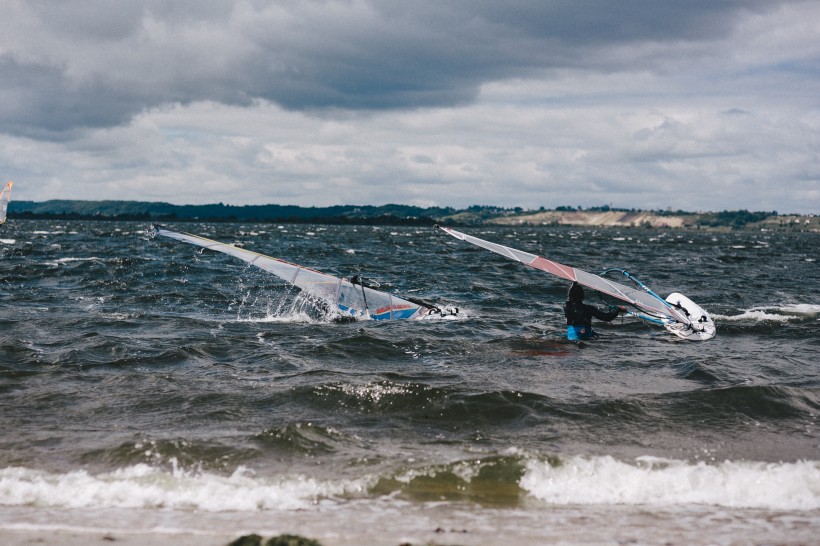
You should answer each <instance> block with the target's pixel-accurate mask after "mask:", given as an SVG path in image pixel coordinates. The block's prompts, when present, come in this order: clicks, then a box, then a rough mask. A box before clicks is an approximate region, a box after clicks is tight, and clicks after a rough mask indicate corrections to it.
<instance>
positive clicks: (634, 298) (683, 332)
mask: <svg viewBox="0 0 820 546" xmlns="http://www.w3.org/2000/svg"><path fill="white" fill-rule="evenodd" d="M437 227H438V228H439V229H441V230H442V231H444V232H445V233H447V234H448V235H452V236H453V237H455V238H456V239H460V240H462V241H466V242H468V243H472V244H474V245H476V246H480V247H481V248H485V249H487V250H490V251H492V252H495V253H496V254H500V255H502V256H505V257H507V258H509V259H511V260H515V261H517V262H521V263H523V264H525V265H528V266H530V267H534V268H535V269H540V270H541V271H546V272H547V273H550V274H552V275H555V276H556V277H560V278H562V279H567V280H570V281H575V282H577V283H579V284H582V285H584V286H587V287H589V288H592V289H593V290H596V291H598V292H600V293H602V294H607V295H609V296H612V297H614V298H617V299H619V300H622V301H625V302H626V303H628V304H629V305H631V306H632V307H634V308H635V309H636V310H637V312H628V314H630V315H632V316H635V317H638V318H640V319H643V320H646V321H648V322H651V323H654V324H658V325H662V326H663V327H664V328H666V329H667V330H668V331H669V332H671V333H673V334H675V335H676V336H678V337H680V338H683V339H688V340H693V341H705V340H708V339H712V338H713V337H715V323H714V322H713V321H712V319H711V317H710V316H709V314H708V313H707V312H706V311H704V310H703V309H702V308H701V307H700V306H698V305H697V304H695V303H694V302H693V301H692V300H690V299H689V298H687V297H686V296H684V295H682V294H679V293H677V292H675V293H673V294H670V295H669V296H668V297H667V298H666V299H664V298H662V297H660V296H659V295H658V294H656V293H655V292H653V291H652V290H650V289H649V288H648V287H647V286H646V285H644V284H643V283H642V282H640V281H639V280H638V279H636V278H635V277H633V276H632V275H630V274H629V273H628V272H626V271H624V270H622V269H608V270H606V271H604V272H603V273H602V274H601V275H594V274H592V273H588V272H586V271H584V270H582V269H578V268H576V267H570V266H568V265H564V264H560V263H558V262H554V261H552V260H548V259H546V258H542V257H541V256H537V255H535V254H530V253H529V252H524V251H522V250H516V249H514V248H511V247H508V246H504V245H499V244H497V243H491V242H489V241H485V240H484V239H479V238H478V237H473V236H472V235H467V234H466V233H462V232H460V231H456V230H454V229H450V228H447V227H442V226H437ZM610 273H620V274H621V275H622V276H624V277H625V278H627V279H629V280H630V281H632V282H633V283H635V285H636V286H635V287H631V286H626V285H623V284H620V283H617V282H614V281H611V280H609V279H606V278H604V277H603V276H602V275H607V274H610Z"/></svg>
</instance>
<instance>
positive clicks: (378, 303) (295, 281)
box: [153, 225, 458, 320]
mask: <svg viewBox="0 0 820 546" xmlns="http://www.w3.org/2000/svg"><path fill="white" fill-rule="evenodd" d="M153 229H154V232H155V233H156V234H157V235H162V236H163V237H170V238H171V239H176V240H177V241H182V242H185V243H190V244H192V245H197V246H201V247H203V248H207V249H210V250H213V251H216V252H222V253H223V254H228V255H229V256H233V257H235V258H239V259H240V260H243V261H245V262H247V263H249V264H251V265H253V266H255V267H258V268H260V269H263V270H265V271H267V272H268V273H273V274H274V275H276V276H277V277H279V278H280V279H283V280H285V281H287V282H288V283H290V284H292V285H293V286H296V287H297V288H299V289H301V290H302V291H303V292H305V293H306V294H307V295H308V296H310V297H312V298H314V299H316V300H318V301H319V302H320V303H321V304H322V305H323V306H327V307H328V308H330V309H332V310H338V313H339V314H340V316H341V317H342V318H355V319H371V320H419V319H424V318H433V317H442V316H452V315H455V314H457V313H458V309H453V308H449V307H448V308H441V307H438V306H437V305H434V304H432V303H429V302H425V301H422V300H418V299H414V298H400V297H398V296H395V295H393V294H390V293H387V292H383V291H381V290H376V288H377V287H378V284H375V283H370V282H368V281H367V280H365V279H363V278H362V277H361V276H360V275H356V276H354V277H352V278H351V279H350V280H347V279H342V278H339V277H334V276H333V275H328V274H327V273H322V272H321V271H317V270H315V269H310V268H307V267H302V266H300V265H297V264H293V263H290V262H286V261H284V260H280V259H278V258H273V257H271V256H265V255H264V254H259V253H257V252H252V251H250V250H245V249H244V248H239V247H236V246H233V245H229V244H225V243H220V242H219V241H213V240H211V239H206V238H205V237H200V236H198V235H192V234H190V233H184V232H181V231H174V230H172V229H169V228H167V227H165V226H160V225H155V226H153Z"/></svg>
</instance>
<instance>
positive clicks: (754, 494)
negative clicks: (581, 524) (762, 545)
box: [520, 456, 820, 510]
mask: <svg viewBox="0 0 820 546" xmlns="http://www.w3.org/2000/svg"><path fill="white" fill-rule="evenodd" d="M525 466H526V470H525V473H524V476H522V478H521V480H520V485H521V487H522V488H524V489H525V490H526V491H528V492H529V493H530V494H531V495H532V496H534V497H536V498H538V499H540V500H542V501H545V502H549V503H554V504H630V505H650V506H668V505H676V504H705V505H715V506H722V507H727V508H760V509H774V510H815V509H818V508H820V462H818V461H800V462H795V463H764V462H751V461H724V462H721V463H717V464H707V463H704V462H699V463H696V464H692V463H688V462H685V461H678V460H668V459H658V458H653V457H641V458H638V459H636V461H635V463H634V464H630V463H627V462H623V461H618V460H616V459H614V458H612V457H609V456H603V457H571V458H568V459H566V460H562V461H560V462H558V463H557V464H556V462H555V461H544V460H538V459H532V460H529V461H528V462H527V463H526V465H525Z"/></svg>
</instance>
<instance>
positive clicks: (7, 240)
mask: <svg viewBox="0 0 820 546" xmlns="http://www.w3.org/2000/svg"><path fill="white" fill-rule="evenodd" d="M16 242H17V241H16V240H15V239H0V243H3V244H4V245H13V244H14V243H16Z"/></svg>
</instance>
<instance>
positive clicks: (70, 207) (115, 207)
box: [8, 200, 820, 231]
mask: <svg viewBox="0 0 820 546" xmlns="http://www.w3.org/2000/svg"><path fill="white" fill-rule="evenodd" d="M8 216H9V218H20V219H26V218H30V219H42V218H53V219H78V220H144V221H154V222H170V221H211V222H281V223H316V224H384V225H432V224H436V223H440V224H448V225H462V226H465V225H528V226H545V225H546V226H557V225H574V226H602V227H656V228H657V227H661V228H663V227H666V228H690V229H744V228H745V229H749V228H753V229H770V230H792V231H794V230H799V231H820V217H818V216H816V215H806V216H798V215H786V216H782V215H778V213H777V212H774V211H772V212H750V211H747V210H739V211H723V212H707V213H703V212H699V213H692V212H685V211H677V212H671V211H643V210H635V209H617V208H611V207H609V206H602V207H591V208H588V209H582V208H580V207H577V208H575V207H558V208H556V209H555V210H546V209H544V208H541V209H539V210H524V209H522V208H520V207H516V208H502V207H494V206H482V205H474V206H472V207H469V208H466V209H455V208H452V207H428V208H423V207H414V206H409V205H381V206H372V205H361V206H357V205H339V206H333V207H299V206H293V205H243V206H235V205H224V204H222V203H215V204H209V205H172V204H170V203H162V202H143V201H72V200H51V201H42V202H36V201H12V202H11V203H10V204H9V209H8Z"/></svg>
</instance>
